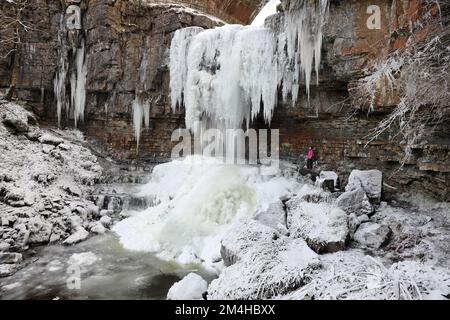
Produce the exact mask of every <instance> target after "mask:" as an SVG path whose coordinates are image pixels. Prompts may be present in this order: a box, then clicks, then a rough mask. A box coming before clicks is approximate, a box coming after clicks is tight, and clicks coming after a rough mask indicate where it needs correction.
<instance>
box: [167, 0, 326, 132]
mask: <svg viewBox="0 0 450 320" xmlns="http://www.w3.org/2000/svg"><path fill="white" fill-rule="evenodd" d="M269 4H270V5H272V3H271V2H269ZM269 4H268V5H269ZM327 8H328V0H315V1H306V0H297V1H293V2H292V3H291V4H290V7H289V10H288V12H287V13H286V16H285V18H284V22H283V24H282V25H280V27H281V28H280V29H282V30H284V31H283V32H279V33H278V32H277V34H276V33H275V32H274V30H272V29H271V28H266V27H259V26H246V27H244V26H240V25H225V26H222V27H218V28H215V29H210V30H205V31H202V30H201V29H200V28H197V27H191V28H186V29H181V30H178V31H177V32H176V33H175V36H174V38H173V40H172V44H171V52H170V76H171V83H170V87H171V99H172V108H173V109H175V107H176V106H177V105H180V104H183V103H184V105H185V107H186V127H187V128H189V129H194V125H195V123H196V122H198V121H201V120H204V118H207V119H208V122H209V123H211V124H212V125H214V126H216V127H217V128H240V127H241V125H242V124H243V123H246V124H247V126H248V125H249V123H250V122H251V121H252V120H254V119H255V118H256V117H257V116H258V114H259V113H260V110H261V104H262V105H263V116H264V119H265V120H266V122H268V123H270V121H271V119H272V115H273V111H274V109H275V107H276V105H277V95H278V88H279V87H280V86H282V87H283V98H284V100H287V98H288V94H289V93H291V95H292V100H293V103H295V102H296V100H297V98H298V91H299V88H300V77H302V78H304V82H305V86H306V93H307V95H308V97H309V87H310V83H311V75H312V70H313V65H314V67H315V71H316V75H317V74H318V71H319V66H320V59H321V47H322V30H323V25H324V23H325V16H326V12H327ZM317 78H318V77H317ZM317 81H318V80H317Z"/></svg>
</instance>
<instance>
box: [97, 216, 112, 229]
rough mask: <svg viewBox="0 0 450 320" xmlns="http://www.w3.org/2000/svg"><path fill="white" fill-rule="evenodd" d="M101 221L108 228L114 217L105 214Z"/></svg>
mask: <svg viewBox="0 0 450 320" xmlns="http://www.w3.org/2000/svg"><path fill="white" fill-rule="evenodd" d="M100 223H101V224H102V225H103V226H104V227H105V228H108V227H109V226H110V225H111V223H112V219H111V217H110V216H107V215H104V216H102V217H101V218H100Z"/></svg>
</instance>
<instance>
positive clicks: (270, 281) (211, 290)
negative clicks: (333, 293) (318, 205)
mask: <svg viewBox="0 0 450 320" xmlns="http://www.w3.org/2000/svg"><path fill="white" fill-rule="evenodd" d="M319 266H320V261H319V258H318V255H317V254H316V253H315V252H314V251H312V250H311V249H310V248H309V247H308V245H307V244H306V242H305V241H304V240H303V239H291V238H288V237H284V236H282V237H281V238H279V239H277V240H272V241H271V242H267V243H255V244H254V247H253V249H252V250H249V252H248V254H247V255H245V256H244V257H243V259H242V260H240V261H238V262H237V263H235V264H233V265H232V266H230V267H227V268H225V270H224V271H223V272H222V273H221V274H220V276H219V278H218V279H215V280H213V281H212V282H211V284H210V285H209V287H208V299H212V300H216V299H226V300H236V299H237V300H249V299H268V298H271V297H273V296H276V295H278V294H285V293H287V292H290V291H292V290H295V289H296V288H299V287H300V286H302V285H304V284H305V282H307V281H308V279H309V277H308V275H309V273H310V272H311V270H312V269H314V268H317V267H319Z"/></svg>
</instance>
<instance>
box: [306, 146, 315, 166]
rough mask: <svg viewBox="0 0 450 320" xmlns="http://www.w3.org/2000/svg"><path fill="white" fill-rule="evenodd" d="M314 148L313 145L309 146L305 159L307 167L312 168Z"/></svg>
mask: <svg viewBox="0 0 450 320" xmlns="http://www.w3.org/2000/svg"><path fill="white" fill-rule="evenodd" d="M314 156H315V154H314V148H313V146H310V147H309V149H308V156H307V160H306V167H307V168H308V169H312V168H313V161H314Z"/></svg>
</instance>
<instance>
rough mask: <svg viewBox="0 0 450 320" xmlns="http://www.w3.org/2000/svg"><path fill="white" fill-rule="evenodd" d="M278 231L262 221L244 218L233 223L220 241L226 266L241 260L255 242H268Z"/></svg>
mask: <svg viewBox="0 0 450 320" xmlns="http://www.w3.org/2000/svg"><path fill="white" fill-rule="evenodd" d="M279 237H280V235H279V233H278V232H277V231H276V230H275V229H273V228H271V227H268V226H265V225H263V224H262V223H260V222H258V221H255V220H252V219H245V220H242V221H239V222H238V223H236V224H235V225H233V226H232V227H231V228H230V230H229V231H228V232H227V233H226V234H225V236H224V237H223V239H222V242H221V248H220V254H221V256H222V259H223V261H224V263H225V265H226V266H230V265H232V264H234V263H236V262H237V261H239V260H241V259H242V258H243V257H244V256H245V255H246V254H248V252H249V251H250V250H251V249H252V248H253V247H254V246H255V245H257V244H264V243H270V242H271V241H272V240H273V239H277V238H279Z"/></svg>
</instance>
